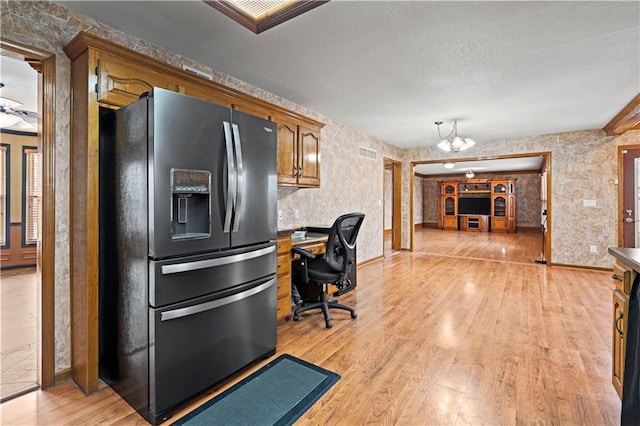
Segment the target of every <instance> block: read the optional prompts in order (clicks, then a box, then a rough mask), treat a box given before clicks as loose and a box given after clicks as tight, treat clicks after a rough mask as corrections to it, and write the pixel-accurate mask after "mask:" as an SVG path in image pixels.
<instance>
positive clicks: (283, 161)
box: [278, 121, 298, 185]
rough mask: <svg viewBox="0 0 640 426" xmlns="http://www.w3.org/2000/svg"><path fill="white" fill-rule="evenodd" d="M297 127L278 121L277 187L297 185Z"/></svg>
mask: <svg viewBox="0 0 640 426" xmlns="http://www.w3.org/2000/svg"><path fill="white" fill-rule="evenodd" d="M297 132H298V126H297V125H295V124H292V123H288V122H285V121H282V122H280V121H278V185H295V184H297V183H298V133H297Z"/></svg>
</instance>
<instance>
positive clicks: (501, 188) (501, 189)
mask: <svg viewBox="0 0 640 426" xmlns="http://www.w3.org/2000/svg"><path fill="white" fill-rule="evenodd" d="M493 192H494V194H500V193H506V192H507V187H506V185H505V184H504V183H496V184H495V185H494V186H493Z"/></svg>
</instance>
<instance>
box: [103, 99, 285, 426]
mask: <svg viewBox="0 0 640 426" xmlns="http://www.w3.org/2000/svg"><path fill="white" fill-rule="evenodd" d="M100 134H101V138H100V203H99V204H100V216H99V217H100V268H99V270H100V277H99V279H100V285H99V292H100V294H99V303H100V308H99V312H100V318H99V323H100V328H99V330H100V336H99V340H100V354H99V358H100V377H101V378H102V379H103V380H104V381H105V382H106V383H108V384H109V385H110V386H111V387H112V388H113V389H114V390H115V391H116V392H118V393H119V394H120V395H121V396H122V397H123V398H124V399H125V400H126V401H127V402H128V403H129V404H130V405H132V406H133V407H134V408H135V409H136V410H137V411H138V412H139V413H140V414H141V415H142V416H143V417H144V418H145V419H147V420H148V421H149V422H150V423H153V424H156V423H159V422H161V421H163V420H165V419H166V418H168V417H169V416H170V415H171V413H172V412H173V411H175V410H176V409H177V408H178V407H180V406H181V404H183V403H184V402H186V401H187V400H189V399H190V398H191V397H192V396H194V395H196V394H198V393H200V392H202V391H203V390H206V389H207V388H210V387H211V386H213V385H214V384H216V383H217V382H219V381H221V380H223V379H225V378H227V377H229V376H230V375H231V374H233V373H234V372H236V371H238V370H240V369H242V368H243V367H245V366H247V365H248V364H250V363H252V362H253V361H255V360H258V359H261V358H263V357H267V356H270V355H271V354H273V353H274V352H275V347H276V275H275V272H276V246H275V238H276V234H277V218H276V199H277V194H276V185H277V184H276V137H277V136H276V135H277V128H276V125H275V123H272V122H270V121H267V120H264V119H261V118H258V117H254V116H252V115H249V114H245V113H242V112H238V111H235V110H231V109H230V108H226V107H223V106H220V105H215V104H212V103H209V102H206V101H204V100H200V99H197V98H193V97H189V96H185V95H181V94H178V93H175V92H171V91H167V90H164V89H159V88H154V89H153V90H152V91H151V92H149V93H148V94H147V95H146V96H143V97H142V98H141V99H140V100H139V101H137V102H135V103H133V104H131V105H128V106H126V107H124V108H121V109H120V110H117V111H108V110H104V111H101V119H100Z"/></svg>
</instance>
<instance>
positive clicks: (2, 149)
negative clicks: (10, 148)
mask: <svg viewBox="0 0 640 426" xmlns="http://www.w3.org/2000/svg"><path fill="white" fill-rule="evenodd" d="M7 180H8V179H7V147H6V146H0V222H1V223H0V246H4V245H5V244H7V214H8V213H7V210H8V209H7Z"/></svg>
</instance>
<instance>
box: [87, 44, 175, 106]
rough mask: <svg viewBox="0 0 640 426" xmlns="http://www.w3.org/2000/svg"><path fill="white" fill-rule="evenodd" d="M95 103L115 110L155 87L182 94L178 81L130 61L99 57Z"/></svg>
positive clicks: (105, 56)
mask: <svg viewBox="0 0 640 426" xmlns="http://www.w3.org/2000/svg"><path fill="white" fill-rule="evenodd" d="M97 74H98V87H97V91H98V102H101V103H103V104H109V105H115V106H118V107H121V106H125V105H129V104H131V103H133V102H135V101H137V100H138V98H139V97H140V95H141V94H143V93H144V92H148V91H150V90H151V89H152V88H153V87H154V86H155V87H162V88H163V89H167V90H172V91H174V92H178V93H184V88H183V87H182V86H181V85H180V84H178V81H177V80H174V79H172V78H171V77H167V76H166V75H164V74H162V73H160V72H157V71H153V70H152V69H150V68H148V67H144V66H141V65H136V64H134V63H131V62H127V63H125V62H122V61H120V60H118V59H116V58H114V57H112V56H108V55H100V56H98V69H97Z"/></svg>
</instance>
